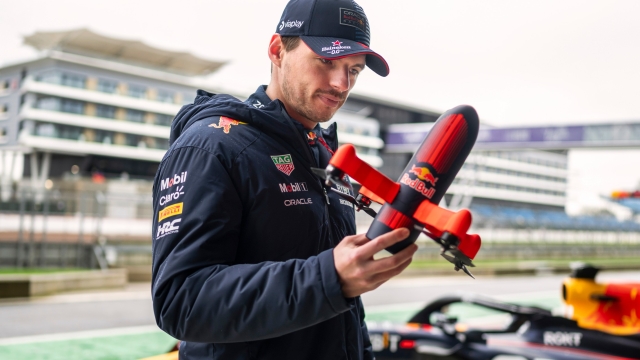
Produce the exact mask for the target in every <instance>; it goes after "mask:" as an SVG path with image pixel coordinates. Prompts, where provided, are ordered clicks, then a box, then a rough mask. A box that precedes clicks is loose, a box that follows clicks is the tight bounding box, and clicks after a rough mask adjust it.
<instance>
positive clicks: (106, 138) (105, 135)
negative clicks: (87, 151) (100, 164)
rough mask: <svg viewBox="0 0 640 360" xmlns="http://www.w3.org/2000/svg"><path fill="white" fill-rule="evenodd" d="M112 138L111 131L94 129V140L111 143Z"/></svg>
mask: <svg viewBox="0 0 640 360" xmlns="http://www.w3.org/2000/svg"><path fill="white" fill-rule="evenodd" d="M112 139H113V132H112V131H104V130H96V137H95V142H99V143H103V144H111V140H112Z"/></svg>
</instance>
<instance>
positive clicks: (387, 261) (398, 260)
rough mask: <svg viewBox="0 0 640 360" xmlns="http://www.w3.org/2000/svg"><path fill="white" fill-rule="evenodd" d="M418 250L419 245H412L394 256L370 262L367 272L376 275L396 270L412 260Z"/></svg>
mask: <svg viewBox="0 0 640 360" xmlns="http://www.w3.org/2000/svg"><path fill="white" fill-rule="evenodd" d="M416 250H418V245H416V244H411V245H409V246H407V247H406V248H404V249H402V250H401V251H400V252H398V253H397V254H394V255H393V256H387V257H384V258H382V259H378V260H374V261H372V262H369V263H368V264H367V265H366V267H367V272H369V273H370V274H376V273H384V272H385V271H389V270H392V269H395V268H397V267H399V266H401V265H402V264H404V263H405V262H406V261H407V260H410V259H411V258H412V257H413V254H415V252H416Z"/></svg>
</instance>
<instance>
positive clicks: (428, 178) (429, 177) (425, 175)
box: [409, 164, 438, 186]
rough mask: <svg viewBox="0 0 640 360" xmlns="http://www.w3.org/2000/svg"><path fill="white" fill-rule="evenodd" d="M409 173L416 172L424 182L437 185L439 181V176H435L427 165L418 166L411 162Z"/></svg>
mask: <svg viewBox="0 0 640 360" xmlns="http://www.w3.org/2000/svg"><path fill="white" fill-rule="evenodd" d="M409 173H411V174H414V175H415V176H416V177H417V178H418V179H420V180H422V181H424V182H428V183H431V186H436V182H437V181H438V178H437V177H435V176H433V174H432V173H431V170H429V168H426V167H416V166H415V165H413V164H411V170H409Z"/></svg>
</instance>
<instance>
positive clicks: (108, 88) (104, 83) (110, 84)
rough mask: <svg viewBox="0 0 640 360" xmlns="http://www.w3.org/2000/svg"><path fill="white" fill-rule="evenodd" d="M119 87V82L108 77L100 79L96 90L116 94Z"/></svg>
mask: <svg viewBox="0 0 640 360" xmlns="http://www.w3.org/2000/svg"><path fill="white" fill-rule="evenodd" d="M117 89H118V82H117V81H113V80H107V79H98V87H97V88H96V90H98V91H100V92H104V93H108V94H115V93H116V90H117Z"/></svg>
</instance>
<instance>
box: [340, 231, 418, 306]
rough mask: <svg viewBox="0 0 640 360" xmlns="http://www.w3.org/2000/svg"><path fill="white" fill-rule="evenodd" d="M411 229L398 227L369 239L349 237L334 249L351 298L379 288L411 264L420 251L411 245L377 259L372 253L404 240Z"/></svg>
mask: <svg viewBox="0 0 640 360" xmlns="http://www.w3.org/2000/svg"><path fill="white" fill-rule="evenodd" d="M407 236H409V230H408V229H405V228H401V229H396V230H394V231H391V232H388V233H386V234H384V235H380V236H378V237H377V238H375V239H373V240H371V241H369V239H367V238H366V236H365V235H364V234H360V235H354V236H347V237H345V238H344V239H342V241H341V242H340V243H339V244H338V246H336V247H335V248H334V249H333V259H334V263H335V266H336V271H337V273H338V276H339V277H340V285H341V286H342V294H343V295H344V296H345V297H348V298H351V297H355V296H358V295H360V294H363V293H365V292H367V291H371V290H374V289H376V288H377V287H378V286H380V285H382V284H383V283H384V282H386V281H387V280H389V279H391V278H392V277H394V276H396V275H398V274H400V273H401V272H402V270H404V269H405V268H406V267H407V266H409V264H410V263H411V260H412V256H413V254H414V253H415V252H416V250H418V246H417V245H416V244H411V245H409V246H407V247H406V248H404V249H403V250H402V251H400V252H399V253H397V254H395V255H393V256H389V257H385V258H382V259H378V260H374V259H373V255H374V254H376V253H377V252H379V251H380V250H383V249H385V248H388V247H389V246H391V245H393V244H395V243H397V242H399V241H402V240H404V239H406V238H407Z"/></svg>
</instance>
